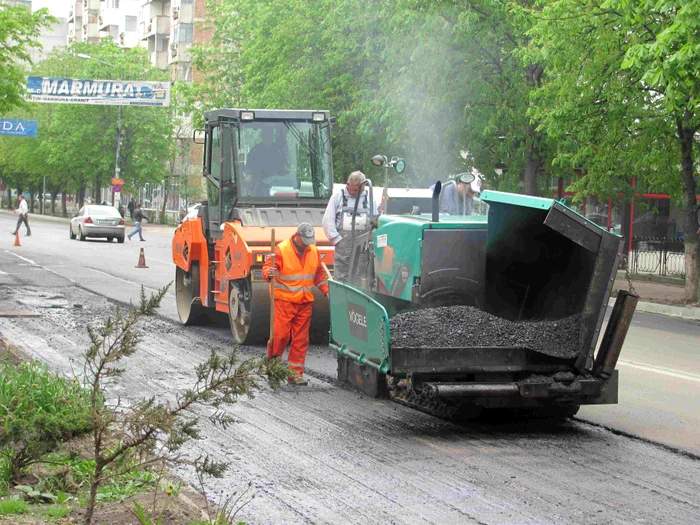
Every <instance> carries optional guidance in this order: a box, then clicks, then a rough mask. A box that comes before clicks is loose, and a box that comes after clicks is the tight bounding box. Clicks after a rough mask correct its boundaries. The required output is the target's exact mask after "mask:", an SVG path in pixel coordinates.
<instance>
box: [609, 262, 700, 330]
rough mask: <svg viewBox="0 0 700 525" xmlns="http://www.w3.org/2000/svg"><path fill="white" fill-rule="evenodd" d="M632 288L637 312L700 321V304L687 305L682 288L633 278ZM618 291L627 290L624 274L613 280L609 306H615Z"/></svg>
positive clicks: (627, 285) (621, 273)
mask: <svg viewBox="0 0 700 525" xmlns="http://www.w3.org/2000/svg"><path fill="white" fill-rule="evenodd" d="M632 287H633V288H634V291H635V292H636V293H637V294H638V295H639V302H638V303H637V310H636V311H637V312H644V313H649V314H661V315H669V316H672V317H682V318H683V319H695V320H699V321H700V304H697V303H696V304H690V305H689V304H686V303H685V302H684V299H683V298H684V295H685V294H684V292H685V290H684V288H683V286H680V285H676V284H665V283H656V282H649V281H646V280H635V279H634V278H633V279H632ZM618 290H629V283H628V282H627V279H625V276H624V272H618V274H617V279H615V284H614V285H613V293H612V295H611V296H610V303H609V304H610V306H612V305H614V304H615V298H616V297H617V291H618Z"/></svg>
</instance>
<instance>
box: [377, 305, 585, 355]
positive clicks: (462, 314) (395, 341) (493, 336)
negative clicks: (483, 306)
mask: <svg viewBox="0 0 700 525" xmlns="http://www.w3.org/2000/svg"><path fill="white" fill-rule="evenodd" d="M580 326H581V317H580V316H578V315H573V316H571V317H567V318H565V319H559V320H556V321H521V322H512V321H508V320H506V319H502V318H500V317H496V316H495V315H491V314H489V313H486V312H484V311H482V310H479V309H478V308H474V307H472V306H441V307H438V308H425V309H421V310H415V311H412V312H405V313H402V314H399V315H396V316H394V317H392V318H391V319H390V320H389V328H390V330H391V346H392V347H395V348H476V347H495V348H528V349H530V350H534V351H536V352H540V353H542V354H546V355H550V356H554V357H561V358H571V357H575V356H576V355H577V354H578V344H579V330H580Z"/></svg>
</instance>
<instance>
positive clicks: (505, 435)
mask: <svg viewBox="0 0 700 525" xmlns="http://www.w3.org/2000/svg"><path fill="white" fill-rule="evenodd" d="M39 272H40V270H38V269H36V270H34V273H35V274H38V273H39ZM136 299H137V296H136V295H134V301H135V300H136ZM75 305H82V308H77V307H75ZM112 306H113V305H112V304H111V303H110V302H109V301H107V300H106V299H104V298H103V297H101V296H98V295H95V294H93V293H91V292H87V291H85V290H83V289H82V288H80V287H78V286H75V285H68V284H66V283H64V282H63V281H62V280H61V279H60V278H57V277H55V276H52V277H51V279H50V284H47V285H45V286H42V287H41V288H36V287H35V286H33V285H32V284H31V283H30V282H29V280H28V278H27V277H22V276H19V275H13V276H10V275H4V276H3V275H2V274H0V309H2V310H26V311H31V312H35V313H37V312H38V313H40V314H41V317H27V318H0V336H2V337H5V338H7V339H9V340H10V341H12V342H13V343H15V344H17V345H18V346H20V347H21V348H22V349H23V350H24V351H25V352H26V353H27V354H29V355H30V356H31V357H34V358H37V359H41V360H42V361H44V362H46V363H48V364H49V366H50V367H51V368H52V369H54V370H59V371H62V372H63V373H65V374H68V375H73V374H79V373H80V372H81V371H82V359H81V356H82V353H83V352H84V349H85V348H86V347H87V334H86V332H85V326H86V325H87V324H91V323H92V324H95V323H97V322H98V321H99V320H100V318H101V317H102V316H105V315H106V314H107V313H109V312H110V309H111V308H112ZM143 326H144V328H145V331H144V337H143V341H142V344H141V346H140V350H139V351H138V352H137V353H136V354H135V355H134V356H133V357H131V358H129V359H128V360H127V362H126V368H127V372H126V374H125V376H124V377H123V379H122V380H121V381H120V382H119V383H118V384H117V385H115V386H114V387H112V388H111V390H110V394H111V395H112V396H116V395H120V396H122V397H123V398H125V400H132V401H133V400H137V399H141V398H143V397H146V396H151V395H155V396H161V397H166V398H167V397H170V396H172V395H173V394H174V392H176V391H178V390H179V391H181V390H183V389H185V388H187V387H188V386H190V385H191V384H192V382H193V379H192V377H193V376H192V370H193V367H194V366H195V365H196V364H197V363H199V362H201V361H203V360H204V359H205V358H206V357H207V355H208V354H209V352H210V351H211V350H212V349H215V350H218V351H222V352H223V351H226V350H227V349H228V348H229V347H230V339H229V337H228V336H227V335H223V334H225V332H224V331H222V330H220V329H216V328H186V327H182V326H180V325H179V324H178V323H176V322H173V321H170V320H168V319H166V318H162V317H159V318H155V319H149V320H148V321H147V322H146V324H144V325H143ZM262 352H263V350H262V349H255V348H248V349H245V354H246V355H249V356H253V355H260V354H262ZM324 352H326V350H324V349H318V348H316V349H312V351H311V352H310V356H309V362H315V360H317V359H320V357H319V356H320V355H322V354H323V353H324ZM311 373H312V376H311V377H310V385H309V386H308V387H306V388H298V387H291V386H284V387H282V388H281V389H280V390H278V391H276V392H272V391H270V390H265V391H263V392H262V393H260V394H259V395H258V396H257V397H256V398H255V399H252V400H241V401H240V402H239V403H237V404H236V405H234V406H232V407H230V408H229V409H228V410H230V412H231V414H232V415H233V416H234V417H236V418H237V420H238V422H237V423H236V424H234V425H233V426H231V427H229V428H227V429H225V430H224V429H222V428H220V427H214V426H211V425H209V424H208V423H205V424H204V425H203V436H204V439H202V440H200V441H197V442H193V443H190V444H188V448H187V452H188V454H189V455H190V456H192V457H194V456H199V455H201V454H202V453H208V454H210V455H212V456H213V457H214V458H215V459H217V460H226V461H229V462H231V468H230V470H229V471H228V473H227V474H226V476H225V478H224V479H222V480H210V481H209V482H208V486H207V488H208V490H209V491H210V494H211V497H212V498H214V499H215V500H218V499H219V497H225V496H227V495H229V494H231V493H232V492H234V491H239V492H240V491H242V490H245V488H246V486H247V485H248V483H249V482H252V488H253V490H254V493H255V499H253V500H252V501H251V502H250V503H249V504H247V505H246V506H245V508H244V509H243V510H242V511H241V512H240V513H239V514H238V515H237V518H239V519H241V520H244V521H246V522H248V523H254V524H257V523H264V524H280V523H318V524H321V523H323V524H326V523H327V524H331V523H332V524H337V523H358V524H360V523H361V524H366V523H397V524H398V523H401V524H403V523H406V524H414V523H439V524H441V525H444V524H452V523H454V524H465V523H480V524H505V523H519V524H534V523H537V524H555V523H556V524H571V523H575V524H578V523H580V524H627V523H648V524H657V523H664V524H684V525H685V524H690V523H698V522H700V496H699V494H700V469H699V468H698V466H699V463H698V461H697V460H696V459H694V458H692V457H689V456H687V455H683V454H680V453H676V452H673V451H671V450H668V449H666V448H663V447H660V446H657V445H653V444H649V443H645V442H642V441H640V440H635V439H631V438H628V437H625V436H620V435H616V434H614V433H612V432H609V431H607V430H605V429H602V428H599V427H595V426H591V425H587V424H585V423H582V422H580V421H572V422H568V423H565V424H562V425H559V426H554V427H551V426H550V427H545V426H542V425H543V424H542V423H541V422H538V423H527V422H508V421H503V422H501V423H500V424H497V423H494V424H486V423H473V424H470V425H464V426H458V425H455V424H451V423H447V422H443V421H441V420H438V419H435V418H433V417H431V416H428V415H426V414H423V413H420V412H417V411H414V410H411V409H409V408H406V407H403V406H400V405H397V404H394V403H391V402H389V401H385V400H375V399H369V398H367V397H366V396H363V395H361V394H358V393H357V392H355V391H353V390H351V389H347V388H341V387H339V386H338V385H337V384H336V383H335V382H334V381H333V380H332V379H331V376H332V375H333V374H331V373H328V374H318V373H316V372H311ZM204 414H206V412H204ZM175 471H176V473H178V474H180V475H182V476H183V477H184V478H185V479H187V480H189V481H190V482H191V483H193V484H195V480H194V477H193V474H192V472H191V471H189V470H188V469H185V468H177V469H175ZM244 501H245V500H244Z"/></svg>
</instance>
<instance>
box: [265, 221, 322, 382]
mask: <svg viewBox="0 0 700 525" xmlns="http://www.w3.org/2000/svg"><path fill="white" fill-rule="evenodd" d="M262 274H263V278H264V279H265V280H266V281H268V282H271V288H272V290H271V293H273V294H274V297H275V310H274V313H275V323H274V340H273V341H268V343H267V357H268V359H273V358H280V359H281V358H282V354H284V351H285V350H286V348H287V345H288V344H289V343H290V340H291V344H290V346H289V355H288V357H287V361H288V363H289V368H290V370H291V373H290V375H289V377H288V378H287V380H288V382H289V384H290V385H302V386H303V385H306V384H308V382H307V381H306V380H305V379H304V363H305V361H306V351H307V350H308V349H309V328H310V326H311V310H312V308H313V303H314V296H313V287H314V285H316V286H318V287H319V289H320V290H321V291H322V292H323V293H324V294H325V296H326V297H328V281H326V274H325V272H324V270H323V267H322V266H321V256H320V254H319V253H318V249H317V248H316V235H315V234H314V228H313V226H311V224H309V223H308V222H303V223H301V224H300V225H299V227H298V228H297V232H296V233H295V234H294V235H292V237H291V238H289V239H286V240H284V241H282V242H281V243H279V245H277V246H276V247H275V264H274V266H273V265H272V258H271V257H268V259H267V261H265V264H264V265H263V270H262Z"/></svg>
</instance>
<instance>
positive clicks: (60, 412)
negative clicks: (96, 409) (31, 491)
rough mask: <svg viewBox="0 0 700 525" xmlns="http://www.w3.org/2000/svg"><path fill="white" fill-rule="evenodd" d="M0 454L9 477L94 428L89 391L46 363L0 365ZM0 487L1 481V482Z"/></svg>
mask: <svg viewBox="0 0 700 525" xmlns="http://www.w3.org/2000/svg"><path fill="white" fill-rule="evenodd" d="M0 421H3V426H4V428H3V429H2V432H1V433H0V451H2V454H3V455H4V456H5V457H6V458H9V461H10V477H11V479H12V480H15V481H16V480H17V479H19V477H20V476H21V472H22V469H23V468H25V467H27V466H29V465H31V464H33V463H37V462H38V461H40V460H41V458H42V456H44V455H45V454H47V453H49V452H51V451H52V450H54V449H55V448H56V446H57V445H58V444H60V443H62V442H64V441H67V440H69V439H71V438H73V437H75V436H79V435H81V434H85V433H87V432H90V430H92V419H91V407H90V392H89V391H88V390H86V389H84V388H82V387H81V386H80V385H79V384H77V383H76V382H75V381H69V380H66V379H64V378H62V377H60V376H58V375H56V374H52V373H50V372H49V371H48V369H47V368H46V366H45V365H43V364H41V363H38V362H34V363H22V364H21V365H19V366H14V365H10V364H3V365H0ZM0 484H1V481H0Z"/></svg>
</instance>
